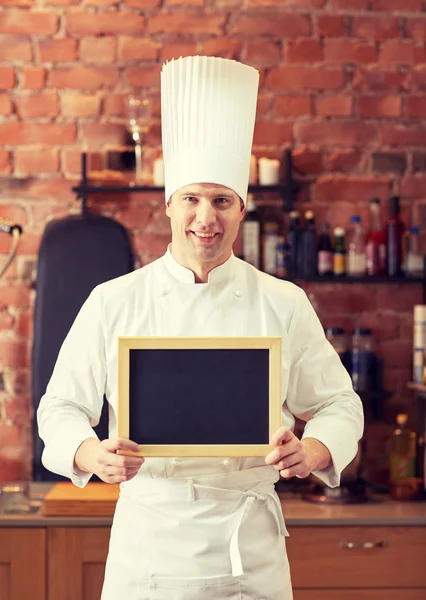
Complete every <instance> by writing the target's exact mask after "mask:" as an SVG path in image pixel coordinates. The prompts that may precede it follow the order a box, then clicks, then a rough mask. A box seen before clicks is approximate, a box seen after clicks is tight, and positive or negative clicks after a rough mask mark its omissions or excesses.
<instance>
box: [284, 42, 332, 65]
mask: <svg viewBox="0 0 426 600" xmlns="http://www.w3.org/2000/svg"><path fill="white" fill-rule="evenodd" d="M285 57H286V60H287V61H288V62H307V63H315V62H321V61H323V60H324V55H323V50H322V46H321V42H320V40H314V39H312V38H297V39H295V40H288V41H287V43H286V46H285Z"/></svg>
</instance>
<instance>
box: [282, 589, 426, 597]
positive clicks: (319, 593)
mask: <svg viewBox="0 0 426 600" xmlns="http://www.w3.org/2000/svg"><path fill="white" fill-rule="evenodd" d="M293 593H294V600H342V598H344V599H345V600H401V599H402V598H403V599H404V600H425V598H426V588H423V589H417V590H409V589H406V590H401V589H399V590H361V589H359V590H294V592H293Z"/></svg>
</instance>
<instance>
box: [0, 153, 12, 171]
mask: <svg viewBox="0 0 426 600" xmlns="http://www.w3.org/2000/svg"><path fill="white" fill-rule="evenodd" d="M11 171H12V163H11V154H10V152H9V151H8V150H0V173H1V174H2V175H5V174H7V173H10V172H11Z"/></svg>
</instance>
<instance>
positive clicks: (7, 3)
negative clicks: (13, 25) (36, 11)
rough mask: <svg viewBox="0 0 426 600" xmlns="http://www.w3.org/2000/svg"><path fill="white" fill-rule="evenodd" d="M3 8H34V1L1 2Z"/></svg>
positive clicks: (11, 0) (4, 0) (8, 0)
mask: <svg viewBox="0 0 426 600" xmlns="http://www.w3.org/2000/svg"><path fill="white" fill-rule="evenodd" d="M1 5H2V6H25V7H28V6H33V5H34V0H1Z"/></svg>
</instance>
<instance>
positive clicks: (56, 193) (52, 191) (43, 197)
mask: <svg viewBox="0 0 426 600" xmlns="http://www.w3.org/2000/svg"><path fill="white" fill-rule="evenodd" d="M44 127H45V125H44ZM73 131H75V129H74V126H73ZM74 138H75V136H74ZM32 143H33V144H37V145H39V144H40V145H41V144H46V143H47V144H50V145H56V142H53V143H52V142H44V141H43V140H42V141H41V142H39V141H37V140H35V141H33V142H32ZM69 143H72V142H69ZM74 143H75V139H74ZM58 145H59V144H58ZM65 145H67V142H66V143H65ZM3 184H4V185H3V187H0V198H4V199H6V200H7V201H9V200H10V193H11V191H13V194H14V196H15V197H17V198H21V199H23V200H24V201H26V200H28V199H30V200H37V202H40V203H41V202H44V201H47V200H52V201H53V202H57V201H58V198H60V199H61V202H63V203H64V206H67V203H68V205H70V204H71V203H73V202H75V194H74V192H73V191H72V190H71V186H70V182H69V181H67V180H66V179H63V178H60V177H51V178H49V179H48V178H43V179H37V178H35V177H30V178H21V179H20V178H17V177H10V178H7V179H6V178H4V179H3ZM29 237H30V234H29V233H28V231H26V232H25V239H27V238H29ZM37 237H39V235H38V236H33V238H34V239H33V241H31V240H29V241H28V242H25V244H26V245H27V246H28V247H29V246H34V247H36V242H37V241H38V240H37ZM22 241H23V240H22V239H21V242H22ZM20 251H21V254H24V252H23V251H22V249H21V246H20ZM36 251H37V248H36V250H35V252H36ZM29 254H31V252H30V253H29ZM32 254H34V250H33V252H32ZM0 302H1V299H0Z"/></svg>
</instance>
